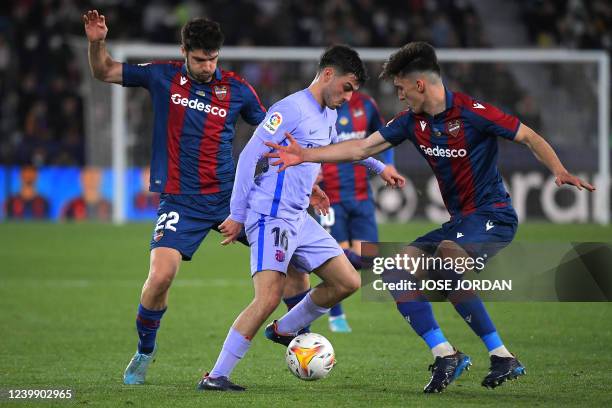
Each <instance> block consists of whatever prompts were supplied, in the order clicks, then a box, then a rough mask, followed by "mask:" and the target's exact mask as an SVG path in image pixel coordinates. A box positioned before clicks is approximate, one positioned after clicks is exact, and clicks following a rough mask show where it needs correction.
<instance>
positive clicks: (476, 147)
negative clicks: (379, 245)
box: [268, 42, 594, 393]
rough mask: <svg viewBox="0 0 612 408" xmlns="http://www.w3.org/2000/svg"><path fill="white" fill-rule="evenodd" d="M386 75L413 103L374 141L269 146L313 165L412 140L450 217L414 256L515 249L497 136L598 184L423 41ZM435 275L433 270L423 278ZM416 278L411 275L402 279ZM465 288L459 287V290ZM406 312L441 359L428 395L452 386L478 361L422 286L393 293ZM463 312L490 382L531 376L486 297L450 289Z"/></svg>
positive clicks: (559, 178)
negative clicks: (458, 82)
mask: <svg viewBox="0 0 612 408" xmlns="http://www.w3.org/2000/svg"><path fill="white" fill-rule="evenodd" d="M381 77H383V78H390V79H392V80H393V84H394V85H395V87H396V89H397V95H398V98H399V99H400V101H403V102H405V103H406V105H407V106H408V109H407V110H405V111H403V112H401V113H400V114H398V115H397V116H396V117H395V118H394V119H393V120H392V121H390V122H389V123H387V125H386V126H385V127H383V128H381V129H380V130H379V131H378V132H376V133H374V134H373V135H371V136H370V137H368V138H365V139H359V140H352V141H347V142H345V143H340V144H337V145H332V146H328V147H323V148H317V149H304V148H302V147H301V146H300V145H299V144H298V143H297V142H295V141H294V140H292V139H291V140H290V141H291V143H290V145H289V146H280V145H278V144H270V145H269V146H270V147H274V148H276V149H279V152H277V153H273V154H269V155H268V157H280V158H281V160H279V161H276V162H273V163H272V164H279V163H281V162H282V163H283V166H282V167H281V168H280V171H282V170H284V169H286V168H287V167H288V166H294V165H298V164H300V163H304V162H339V161H354V160H360V159H362V158H364V157H368V156H370V155H373V154H377V153H380V152H381V151H383V150H385V149H388V148H390V147H392V146H395V145H398V144H399V143H401V142H403V141H405V140H410V141H411V142H412V143H414V145H415V146H416V147H417V149H418V151H419V152H420V153H421V155H422V156H423V157H424V158H425V159H426V160H427V162H428V164H429V165H430V167H431V168H432V170H433V171H434V174H435V176H436V178H437V180H438V185H439V187H440V191H441V193H442V197H443V199H444V203H445V205H446V208H447V210H448V211H449V213H450V215H451V219H450V221H449V222H447V223H445V224H444V225H442V227H441V228H439V229H437V230H434V231H432V232H430V233H428V234H426V235H424V236H422V237H420V238H418V239H417V240H416V241H414V242H413V243H412V244H411V245H410V246H409V247H408V249H407V251H406V252H407V255H409V256H410V257H412V258H419V257H422V256H424V255H425V254H427V255H434V256H436V257H440V258H442V259H444V258H447V257H449V258H452V259H459V258H463V259H464V260H465V259H468V258H472V259H474V258H483V257H484V258H487V256H488V257H489V258H490V257H491V256H493V255H494V254H495V253H496V252H497V251H499V250H501V249H502V248H503V247H505V246H507V245H508V244H509V243H510V242H511V241H512V239H513V238H514V235H515V233H516V230H517V225H518V220H517V216H516V212H515V211H514V209H513V207H512V202H511V200H510V196H509V195H508V193H507V191H506V189H505V187H504V185H503V183H502V179H501V176H500V173H499V170H498V169H497V165H496V162H497V137H501V138H504V139H507V140H512V141H514V142H516V143H521V144H524V145H526V146H527V147H529V149H530V150H531V151H532V153H533V154H534V155H535V156H536V157H537V158H538V159H539V160H540V161H541V162H542V163H543V164H544V165H546V167H547V168H548V169H549V170H550V171H551V172H552V173H553V174H554V176H555V177H556V180H555V181H556V184H557V185H558V186H561V185H563V184H570V185H574V186H576V187H577V188H578V189H579V190H582V189H583V188H585V189H587V190H589V191H593V190H594V188H593V186H591V185H590V184H589V183H587V182H585V181H583V180H581V179H580V178H578V177H576V176H574V175H572V174H570V173H569V172H568V171H567V170H566V169H565V167H564V166H563V165H562V164H561V162H560V161H559V158H558V157H557V155H556V154H555V152H554V150H553V149H552V148H551V146H550V145H549V144H548V143H547V142H546V141H545V140H544V139H543V138H542V137H541V136H540V135H538V134H537V133H536V132H534V131H533V130H532V129H530V128H529V127H527V126H525V125H524V124H522V123H521V122H520V121H519V120H518V119H517V118H516V117H514V116H511V115H508V114H506V113H504V112H502V111H501V110H499V109H498V108H496V107H494V106H492V105H490V104H488V103H485V102H481V101H478V100H475V99H473V98H472V97H470V96H468V95H465V94H461V93H458V92H452V91H451V90H449V89H446V88H445V86H444V84H443V82H442V79H441V76H440V67H439V65H438V61H437V57H436V53H435V50H434V49H433V47H431V46H430V45H429V44H427V43H424V42H414V43H409V44H407V45H405V46H404V47H402V48H401V49H400V50H399V51H397V52H395V53H394V54H393V55H391V57H390V58H389V60H388V61H387V62H386V63H385V64H384V66H383V72H382V74H381ZM410 272H411V273H415V275H412V277H413V278H420V277H428V278H430V279H444V280H450V281H452V282H454V283H456V282H458V281H460V280H461V279H462V277H463V274H462V273H459V272H460V271H455V270H450V271H448V270H430V271H424V270H417V271H410ZM425 272H427V273H428V276H424V273H425ZM406 275H408V278H410V276H411V275H410V274H404V275H402V277H406ZM455 286H456V285H451V287H455ZM392 294H393V296H394V297H395V300H396V303H397V309H398V311H399V312H400V313H401V314H402V316H403V317H404V318H405V319H406V321H407V322H408V323H409V324H410V325H411V326H412V328H413V329H414V330H415V332H416V333H417V334H418V335H419V336H421V337H422V338H423V340H424V341H425V342H426V343H427V345H428V346H429V348H430V349H431V352H432V354H433V355H434V357H435V361H434V363H433V364H432V365H431V366H430V369H431V371H432V375H431V379H430V381H429V383H428V384H427V385H426V386H425V388H424V391H425V392H426V393H435V392H440V391H442V390H444V389H445V388H446V387H447V386H448V385H449V384H450V383H451V382H452V381H453V380H455V379H456V378H458V377H459V376H460V375H461V374H462V373H463V371H464V370H465V369H467V368H468V367H469V365H470V364H471V362H470V358H469V357H468V356H467V355H465V354H463V353H461V352H460V351H458V350H457V349H455V348H454V347H453V346H452V345H451V344H450V343H449V342H448V341H447V340H446V338H445V336H444V334H443V333H442V330H441V329H440V327H439V326H438V323H437V322H436V320H435V318H434V315H433V312H432V308H431V304H430V303H429V302H428V300H427V298H426V297H425V296H424V295H423V294H421V293H420V292H418V291H410V292H408V293H406V292H403V293H392ZM444 294H445V295H446V297H447V298H448V300H450V301H451V302H452V303H453V305H454V307H455V309H456V310H457V312H458V313H459V315H460V316H461V317H462V318H463V319H464V320H465V321H466V322H467V324H468V325H469V326H470V327H471V328H472V330H473V331H474V332H475V333H476V334H477V335H478V336H479V337H480V338H481V340H482V341H483V343H484V344H485V346H486V348H487V350H488V352H489V356H490V360H491V367H490V370H489V373H488V374H487V376H486V377H485V378H484V380H483V381H482V385H483V386H485V387H491V388H494V387H496V386H498V385H500V384H501V383H503V382H505V381H506V380H508V379H514V378H516V377H518V376H520V375H523V374H524V373H525V368H524V367H523V365H522V364H521V363H520V362H519V361H518V359H517V358H516V357H515V356H514V355H513V354H511V353H510V352H509V351H508V349H507V348H506V347H505V346H504V343H503V342H502V340H501V338H500V336H499V334H498V332H497V329H496V328H495V325H494V324H493V322H492V320H491V318H490V317H489V314H488V313H487V310H486V309H485V307H484V304H483V302H482V301H481V300H480V298H479V297H478V295H477V294H476V293H473V292H471V291H462V290H449V291H446V292H445V293H444Z"/></svg>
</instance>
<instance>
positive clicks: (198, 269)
mask: <svg viewBox="0 0 612 408" xmlns="http://www.w3.org/2000/svg"><path fill="white" fill-rule="evenodd" d="M151 228H152V225H149V224H136V225H127V226H124V227H113V226H110V225H97V224H82V225H55V224H11V223H8V224H6V223H5V224H0V278H1V280H0V311H1V313H0V327H1V328H2V333H1V335H0V388H3V389H7V388H50V387H53V388H71V389H73V390H74V392H75V394H76V396H75V399H74V400H73V401H70V402H61V401H54V402H46V403H43V402H40V401H38V402H35V401H30V402H19V403H15V404H14V405H15V406H21V407H24V406H69V405H71V406H73V405H78V406H87V407H98V406H108V407H126V406H133V407H149V406H162V407H214V406H232V407H234V406H251V407H259V406H269V407H276V406H284V407H289V406H306V407H319V406H321V407H329V406H334V407H340V406H352V407H359V406H369V407H381V406H419V407H420V406H453V407H454V406H496V407H500V406H519V405H522V406H568V405H582V406H584V405H590V406H610V405H611V404H612V393H611V392H610V390H609V388H608V387H609V384H610V383H612V370H611V369H610V367H612V353H611V352H610V345H611V344H612V307H611V304H610V303H491V304H489V310H490V312H491V314H492V317H493V320H494V321H495V323H496V325H497V327H498V329H499V331H500V333H501V335H502V338H503V339H504V340H505V342H506V344H507V345H508V347H509V348H510V349H511V350H512V351H514V352H515V353H517V354H518V356H519V357H520V359H521V360H522V362H523V363H524V364H525V365H526V367H527V375H526V376H524V377H522V378H520V379H519V380H518V381H515V382H511V383H507V384H504V385H503V386H502V387H499V388H497V389H495V390H493V391H492V390H487V389H485V388H483V387H481V386H480V381H481V380H482V378H483V377H484V375H485V374H486V372H487V368H488V358H487V353H486V350H485V349H484V346H483V345H482V344H481V342H480V340H479V339H478V338H476V337H475V336H474V335H473V334H472V332H471V331H470V330H469V328H468V326H467V325H466V324H465V323H464V322H463V321H462V320H461V319H460V318H459V317H458V316H457V314H456V313H455V311H454V310H453V308H452V307H451V306H450V305H448V304H436V305H435V306H434V308H435V311H436V316H437V318H438V321H439V323H440V325H441V327H442V328H443V329H444V331H445V334H446V335H447V337H448V338H449V340H450V341H451V342H452V343H453V344H455V345H457V346H458V347H460V349H461V350H462V351H464V352H465V353H467V354H469V355H470V356H471V357H472V359H473V362H474V366H473V368H472V370H470V371H469V372H468V373H467V374H466V375H464V376H462V377H461V378H460V379H459V380H458V381H457V382H456V383H454V384H452V385H451V386H450V387H449V388H448V389H447V390H446V392H444V393H443V394H440V395H424V394H423V393H422V391H421V390H422V387H423V385H424V384H425V383H426V382H427V380H428V374H429V373H428V371H427V366H428V364H430V363H431V360H432V359H431V356H430V353H429V351H428V350H427V348H426V346H425V345H424V344H423V343H422V340H421V339H420V338H418V337H417V336H416V335H415V334H414V333H413V332H412V330H411V328H410V327H409V326H408V325H407V324H406V323H405V322H404V321H403V320H402V318H401V316H400V315H399V314H398V313H397V311H396V310H395V307H394V305H393V304H392V303H372V302H369V303H368V302H364V301H362V299H361V297H360V295H359V294H357V295H355V296H353V297H352V298H350V299H349V300H347V301H346V302H345V309H346V311H347V314H348V316H349V320H350V323H351V325H352V326H353V330H354V332H353V333H352V334H349V335H345V334H344V335H340V334H332V333H330V332H329V330H328V329H327V323H326V319H321V320H320V321H318V322H315V324H314V326H313V330H314V331H316V332H320V333H322V334H323V335H325V336H326V337H328V338H329V339H330V340H331V342H332V344H333V345H334V347H335V349H336V354H337V359H338V361H339V363H338V365H337V366H336V368H335V369H334V370H333V372H332V373H331V375H330V376H329V377H328V378H326V379H324V380H321V381H317V382H312V383H307V382H302V381H300V380H298V379H296V378H295V377H293V376H292V375H291V374H290V373H289V371H288V370H287V368H286V366H285V362H284V349H283V348H282V347H280V346H279V345H277V344H272V343H270V342H268V341H266V340H265V339H264V338H263V336H262V334H261V333H259V334H258V335H257V337H256V338H255V340H254V343H253V347H252V348H251V350H250V351H249V353H248V355H247V356H246V357H245V359H244V360H243V361H242V362H241V363H240V364H239V366H238V367H237V369H236V371H235V372H234V374H233V379H234V380H235V381H236V382H237V383H239V384H243V385H245V386H247V387H248V391H247V392H245V393H240V394H226V393H219V394H210V393H208V394H203V393H198V392H196V391H195V384H196V382H197V381H198V379H199V377H200V376H201V374H202V372H203V371H205V370H209V369H210V368H211V367H212V365H213V364H214V361H215V359H216V356H217V353H218V351H219V349H220V347H221V344H222V342H223V340H224V338H225V335H226V333H227V330H228V328H229V327H230V325H231V323H232V321H233V320H234V318H235V317H236V315H237V314H238V313H239V312H240V311H241V310H242V308H243V307H244V306H245V305H246V304H247V303H248V302H249V301H250V299H251V296H252V286H251V282H250V278H249V270H248V269H249V268H248V251H247V249H246V248H244V247H242V246H240V245H233V246H230V247H229V248H221V247H220V245H219V242H220V236H219V235H217V234H216V233H212V234H211V236H209V237H208V239H207V241H206V242H205V243H204V245H203V246H202V247H201V248H200V250H199V251H198V252H197V253H196V256H195V258H194V260H193V261H192V262H189V263H184V264H183V265H182V267H181V271H180V272H179V276H178V277H177V279H176V281H175V284H174V286H173V288H172V290H171V293H170V307H169V309H168V312H167V314H166V315H165V317H164V320H163V322H162V327H161V331H160V334H159V336H158V341H159V354H158V357H157V361H156V362H155V363H154V364H153V365H152V367H151V370H150V372H149V376H148V378H147V381H148V384H147V385H146V386H124V385H122V382H121V380H122V372H123V370H124V368H125V366H126V364H127V362H128V361H129V359H130V357H131V355H132V354H133V352H134V350H135V347H136V339H137V336H136V333H135V328H134V319H135V312H136V307H137V304H138V297H139V294H140V289H141V286H142V283H143V281H144V279H145V276H146V272H147V267H148V240H149V237H150V231H151ZM431 228H432V225H429V224H425V223H410V224H407V225H397V224H396V225H384V226H381V238H382V240H385V241H396V242H397V241H402V242H404V241H409V240H411V239H413V238H415V237H416V236H418V235H419V234H422V233H424V232H426V231H428V230H429V229H431ZM517 239H518V240H532V241H546V240H552V241H554V240H556V241H559V240H564V241H569V240H574V241H607V242H611V241H612V230H611V229H610V228H602V227H598V226H589V225H584V226H583V225H570V226H553V225H549V224H537V223H531V224H526V225H522V226H521V228H520V229H519V235H518V237H517ZM610 273H612V271H610ZM282 313H283V309H280V308H279V310H277V312H276V313H275V314H274V316H280V315H281V314H282ZM45 404H47V405H45ZM5 405H6V406H9V405H10V403H9V402H7V401H6V400H4V401H0V407H1V406H5Z"/></svg>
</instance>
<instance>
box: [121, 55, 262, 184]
mask: <svg viewBox="0 0 612 408" xmlns="http://www.w3.org/2000/svg"><path fill="white" fill-rule="evenodd" d="M123 86H141V87H144V88H146V89H148V90H149V92H150V94H151V98H152V100H153V111H154V115H155V118H154V127H153V153H152V156H153V157H152V158H151V179H150V186H149V189H150V190H151V191H154V192H159V193H170V194H213V193H217V192H220V191H229V190H231V189H232V184H233V181H234V172H235V170H234V169H235V166H234V160H233V158H232V142H233V140H234V134H235V130H236V121H237V120H238V115H241V116H242V118H243V119H244V120H245V121H246V122H248V123H249V124H251V125H258V124H259V122H261V121H262V120H263V118H264V117H265V114H266V110H265V108H264V107H263V105H262V104H261V102H260V100H259V97H258V96H257V94H256V93H255V90H254V89H253V88H252V87H251V85H249V83H248V82H247V81H246V80H244V79H242V78H241V77H239V76H238V75H236V74H235V73H234V72H231V71H224V70H222V69H220V68H217V70H216V72H215V74H214V76H213V79H212V81H210V82H208V83H198V82H197V81H194V80H192V79H191V78H190V77H189V76H188V75H187V70H186V67H185V64H184V62H179V61H176V62H175V61H170V62H161V63H156V62H154V63H148V64H139V65H132V64H123Z"/></svg>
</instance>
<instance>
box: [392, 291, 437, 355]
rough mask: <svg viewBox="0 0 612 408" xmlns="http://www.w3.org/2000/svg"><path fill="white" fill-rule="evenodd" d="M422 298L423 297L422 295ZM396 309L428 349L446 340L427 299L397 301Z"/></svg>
mask: <svg viewBox="0 0 612 408" xmlns="http://www.w3.org/2000/svg"><path fill="white" fill-rule="evenodd" d="M422 298H423V299H424V297H422ZM396 305H397V310H399V312H400V313H401V314H402V316H404V319H406V321H407V322H408V323H410V326H412V328H413V329H414V331H415V332H416V334H418V335H419V336H421V338H422V339H423V340H424V341H425V343H427V346H429V348H430V349H432V348H434V347H435V346H437V345H438V344H441V343H445V342H447V340H446V338H445V337H444V334H443V333H442V330H441V329H440V326H438V322H437V321H436V318H435V317H434V315H433V310H432V308H431V303H429V302H428V301H427V300H420V301H409V302H398V303H397V304H396Z"/></svg>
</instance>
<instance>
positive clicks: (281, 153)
mask: <svg viewBox="0 0 612 408" xmlns="http://www.w3.org/2000/svg"><path fill="white" fill-rule="evenodd" d="M285 136H287V139H289V146H281V145H279V144H276V143H272V142H266V146H268V147H271V148H273V149H276V151H275V152H270V153H266V154H265V155H264V157H268V158H272V159H280V160H276V161H273V162H271V163H270V164H271V165H273V166H281V167H280V168H279V169H278V172H279V173H280V172H281V171H283V170H285V169H286V168H288V167H291V166H297V165H298V164H300V163H303V162H304V150H306V149H304V148H302V146H300V145H299V143H298V142H296V141H295V139H294V138H293V136H291V133H289V132H285Z"/></svg>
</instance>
